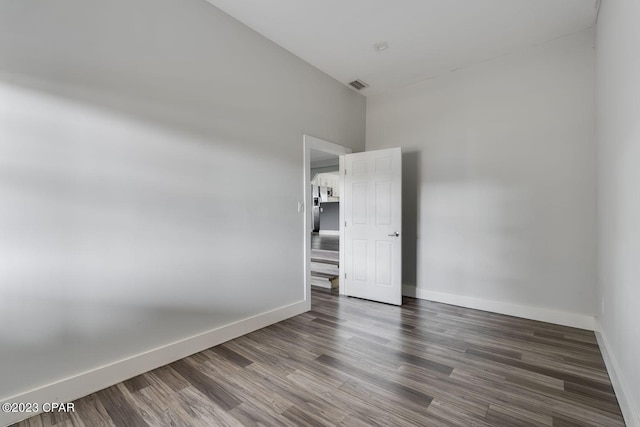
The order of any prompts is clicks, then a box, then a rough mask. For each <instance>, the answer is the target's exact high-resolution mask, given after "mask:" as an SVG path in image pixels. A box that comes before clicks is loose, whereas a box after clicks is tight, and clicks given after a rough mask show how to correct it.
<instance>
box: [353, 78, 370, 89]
mask: <svg viewBox="0 0 640 427" xmlns="http://www.w3.org/2000/svg"><path fill="white" fill-rule="evenodd" d="M349 86H351V87H352V88H354V89H355V90H362V89H364V88H365V87H369V85H368V84H366V83H365V82H363V81H362V80H354V81H352V82H350V83H349Z"/></svg>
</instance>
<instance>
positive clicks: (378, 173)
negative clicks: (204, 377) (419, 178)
mask: <svg viewBox="0 0 640 427" xmlns="http://www.w3.org/2000/svg"><path fill="white" fill-rule="evenodd" d="M401 156H402V153H401V151H400V148H390V149H386V150H377V151H368V152H364V153H355V154H347V155H345V163H344V164H345V172H346V173H345V176H344V189H345V194H344V214H345V220H346V221H345V229H344V247H345V273H346V277H345V279H344V283H345V294H347V295H349V296H354V297H359V298H365V299H370V300H374V301H380V302H385V303H389V304H396V305H400V304H401V303H402V272H401V265H402V259H401V257H402V249H401V248H402V234H401V231H402V230H401V225H402V207H401V204H402V183H401V178H402V157H401Z"/></svg>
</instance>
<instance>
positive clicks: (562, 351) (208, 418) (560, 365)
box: [20, 290, 624, 427]
mask: <svg viewBox="0 0 640 427" xmlns="http://www.w3.org/2000/svg"><path fill="white" fill-rule="evenodd" d="M404 303H405V304H404V305H403V306H402V307H395V306H390V305H385V304H376V303H373V302H368V301H363V300H358V299H352V298H347V297H339V296H338V295H336V294H335V293H331V292H329V291H321V290H314V291H313V305H312V310H311V311H310V312H308V313H305V314H302V315H300V316H297V317H295V318H292V319H289V320H286V321H284V322H280V323H278V324H275V325H272V326H270V327H267V328H264V329H261V330H259V331H256V332H253V333H251V334H248V335H245V336H243V337H240V338H237V339H235V340H232V341H229V342H227V343H225V344H223V345H220V346H217V347H214V348H211V349H209V350H205V351H203V352H201V353H198V354H196V355H194V356H191V357H187V358H186V359H182V360H180V361H177V362H175V363H172V364H170V365H168V366H164V367H162V368H159V369H156V370H154V371H151V372H148V373H146V374H144V375H140V376H138V377H135V378H133V379H131V380H128V381H125V382H124V383H121V384H118V385H115V386H113V387H110V388H108V389H106V390H103V391H100V392H98V393H94V394H92V395H90V396H87V397H85V398H82V399H79V400H77V401H76V402H75V403H76V412H75V413H74V414H71V415H70V416H69V415H65V416H53V415H51V414H46V415H40V416H38V417H34V418H32V419H30V420H27V421H25V422H22V423H20V425H21V426H50V425H64V426H71V425H73V426H98V425H116V426H146V425H153V426H170V425H188V426H226V425H231V426H234V425H268V426H280V425H287V426H303V425H345V426H368V425H385V426H410V425H418V426H510V427H513V426H525V425H527V426H607V427H610V426H620V425H624V424H623V420H622V418H621V415H620V409H619V406H618V403H617V401H616V398H615V396H614V394H613V390H612V387H611V383H610V381H609V377H608V376H607V372H606V371H605V368H604V364H603V360H602V356H601V354H600V351H599V349H598V346H597V344H596V341H595V337H594V334H593V333H592V332H588V331H583V330H579V329H573V328H568V327H562V326H556V325H551V324H547V323H540V322H534V321H529V320H523V319H519V318H514V317H508V316H502V315H497V314H491V313H487V312H482V311H477V310H469V309H463V308H458V307H454V306H449V305H444V304H438V303H432V302H428V301H422V300H416V299H410V298H405V300H404Z"/></svg>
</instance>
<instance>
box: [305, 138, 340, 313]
mask: <svg viewBox="0 0 640 427" xmlns="http://www.w3.org/2000/svg"><path fill="white" fill-rule="evenodd" d="M302 138H303V139H302V146H303V152H304V159H303V160H304V161H303V163H304V300H305V304H306V308H307V310H311V231H312V227H313V209H312V206H313V199H312V198H311V149H312V148H313V149H314V150H318V151H324V152H325V153H331V154H335V155H337V156H338V157H339V159H340V171H341V172H340V197H343V194H344V175H343V173H342V171H343V170H344V155H345V154H351V152H352V150H351V148H348V147H343V146H342V145H338V144H335V143H333V142H329V141H326V140H324V139H320V138H317V137H315V136H311V135H307V134H304V135H303V137H302ZM339 215H340V261H339V262H340V266H339V275H340V276H339V277H340V278H342V277H344V271H343V268H344V259H343V257H344V248H343V244H344V203H340V214H339ZM343 282H344V281H343V280H339V283H340V286H339V288H338V290H339V292H340V293H341V294H344V286H343Z"/></svg>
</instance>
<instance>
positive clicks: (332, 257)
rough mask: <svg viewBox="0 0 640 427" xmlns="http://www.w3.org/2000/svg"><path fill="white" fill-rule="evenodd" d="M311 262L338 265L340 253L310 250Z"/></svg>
mask: <svg viewBox="0 0 640 427" xmlns="http://www.w3.org/2000/svg"><path fill="white" fill-rule="evenodd" d="M311 261H316V262H323V263H326V264H335V265H338V263H339V262H340V252H336V251H325V250H322V249H311Z"/></svg>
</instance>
